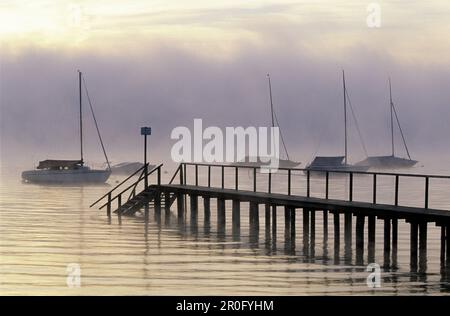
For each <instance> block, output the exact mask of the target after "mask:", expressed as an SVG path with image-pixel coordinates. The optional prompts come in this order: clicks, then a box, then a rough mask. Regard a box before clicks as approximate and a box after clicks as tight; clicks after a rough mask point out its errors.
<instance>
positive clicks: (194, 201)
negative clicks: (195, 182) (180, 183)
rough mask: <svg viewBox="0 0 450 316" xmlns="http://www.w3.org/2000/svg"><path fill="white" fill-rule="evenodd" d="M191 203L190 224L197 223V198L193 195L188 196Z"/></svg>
mask: <svg viewBox="0 0 450 316" xmlns="http://www.w3.org/2000/svg"><path fill="white" fill-rule="evenodd" d="M190 201H191V223H193V222H194V221H195V222H197V218H198V196H197V195H195V194H191V195H190Z"/></svg>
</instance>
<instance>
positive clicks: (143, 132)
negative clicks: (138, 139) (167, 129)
mask: <svg viewBox="0 0 450 316" xmlns="http://www.w3.org/2000/svg"><path fill="white" fill-rule="evenodd" d="M151 134H152V128H151V127H141V135H151Z"/></svg>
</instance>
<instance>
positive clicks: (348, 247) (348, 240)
mask: <svg viewBox="0 0 450 316" xmlns="http://www.w3.org/2000/svg"><path fill="white" fill-rule="evenodd" d="M344 242H345V247H344V253H345V258H346V261H347V262H349V261H350V262H351V257H352V213H351V212H348V213H345V214H344Z"/></svg>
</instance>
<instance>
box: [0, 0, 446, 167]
mask: <svg viewBox="0 0 450 316" xmlns="http://www.w3.org/2000/svg"><path fill="white" fill-rule="evenodd" d="M371 2H376V3H379V4H380V6H381V27H380V28H369V27H367V24H366V18H367V15H368V14H369V13H368V12H367V6H368V4H369V3H371ZM449 34H450V2H449V1H448V0H431V1H402V0H392V1H378V2H377V1H362V0H348V1H333V0H314V1H313V0H308V1H280V0H273V1H234V0H233V1H232V0H227V1H215V0H193V1H182V0H178V1H174V0H171V1H168V0H161V1H137V0H135V1H103V0H100V1H45V0H35V1H1V2H0V41H1V47H0V104H1V109H0V114H1V118H0V123H1V127H0V140H1V158H2V163H3V164H4V165H7V164H11V165H13V164H14V165H20V166H26V167H32V166H33V165H34V164H35V163H36V162H37V161H38V160H42V159H46V158H66V159H70V158H77V157H78V151H79V141H78V117H77V115H78V112H77V111H78V108H77V104H78V94H77V93H78V92H77V73H76V70H77V69H81V70H82V71H83V72H84V73H85V76H86V81H87V85H88V88H89V92H90V95H91V98H92V101H93V105H94V107H95V111H96V114H97V119H98V122H99V125H100V129H101V132H102V134H103V137H104V141H105V145H106V148H107V150H108V153H109V155H110V158H111V160H113V161H114V162H119V161H123V160H136V159H140V157H141V142H142V139H141V137H140V135H139V127H140V126H142V125H150V126H152V127H153V131H154V133H153V135H152V136H151V138H150V146H151V147H150V157H152V158H155V159H154V160H160V159H168V158H169V157H170V156H169V153H170V147H171V145H172V144H173V141H171V140H170V132H171V130H172V129H173V128H174V127H176V126H179V125H184V126H188V127H192V124H193V121H192V120H193V119H194V118H203V120H204V125H218V126H221V127H224V126H250V125H256V126H265V125H268V124H269V123H270V112H269V103H268V102H269V101H268V87H267V81H266V73H268V72H270V74H271V77H272V86H273V93H274V104H275V107H276V111H277V116H278V119H279V122H280V124H281V126H282V128H283V132H284V134H285V137H286V142H287V146H288V149H289V150H290V152H291V156H293V157H292V158H294V159H296V160H300V161H302V162H303V163H304V164H306V163H307V162H308V161H309V160H311V158H312V156H313V154H314V153H315V152H316V151H317V153H318V154H322V155H333V154H342V152H343V148H342V147H343V127H342V125H343V112H342V111H343V105H342V104H343V100H342V83H341V70H342V69H343V68H344V69H345V71H346V78H347V87H348V90H349V93H350V98H351V102H352V104H353V106H354V107H355V110H356V114H357V116H358V119H359V124H360V127H361V131H362V134H363V136H364V138H365V142H366V146H367V148H368V151H369V154H372V155H376V154H389V150H390V144H389V141H390V138H389V137H390V132H389V130H388V128H389V112H388V111H389V104H388V99H389V94H388V84H387V79H388V76H391V78H392V84H393V96H394V102H395V104H396V106H397V110H398V112H399V115H400V120H401V122H402V127H403V128H404V131H405V134H406V138H407V141H408V145H409V147H410V151H411V153H412V156H413V157H412V158H415V159H418V160H426V159H428V158H429V155H430V154H429V152H433V153H436V152H437V153H442V154H443V155H444V159H443V160H445V159H447V158H448V157H450V146H449V145H450V140H449V136H450V126H449V122H450V36H449ZM85 109H86V110H85V114H86V116H85V122H86V123H85V126H86V130H85V135H86V147H87V149H86V160H87V161H101V160H102V156H101V150H100V147H99V146H98V140H97V138H96V134H95V130H94V126H93V121H92V119H91V117H90V116H89V112H88V108H87V107H86V108H85ZM350 134H351V136H350V137H351V140H350V155H351V159H350V160H353V161H355V160H357V159H359V158H363V153H362V151H361V146H360V145H359V144H358V138H357V133H356V130H355V129H354V126H351V130H350ZM397 145H398V148H399V150H400V151H399V155H400V156H404V151H402V150H401V148H400V145H401V143H400V138H399V137H397ZM352 158H353V159H352Z"/></svg>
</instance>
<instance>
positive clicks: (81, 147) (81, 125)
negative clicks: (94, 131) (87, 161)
mask: <svg viewBox="0 0 450 316" xmlns="http://www.w3.org/2000/svg"><path fill="white" fill-rule="evenodd" d="M78 88H79V89H78V90H79V94H80V153H81V165H83V163H84V162H83V110H82V106H81V104H82V99H81V71H79V70H78Z"/></svg>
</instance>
